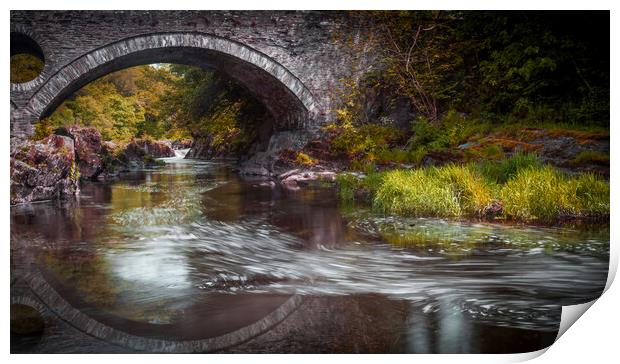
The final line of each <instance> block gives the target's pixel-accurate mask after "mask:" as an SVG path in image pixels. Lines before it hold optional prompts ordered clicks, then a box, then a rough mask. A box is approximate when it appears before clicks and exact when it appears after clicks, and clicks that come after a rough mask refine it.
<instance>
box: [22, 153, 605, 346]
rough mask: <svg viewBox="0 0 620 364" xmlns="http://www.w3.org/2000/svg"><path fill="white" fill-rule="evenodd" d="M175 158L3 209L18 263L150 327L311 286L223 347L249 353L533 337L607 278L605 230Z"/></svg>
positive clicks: (237, 321) (204, 317)
mask: <svg viewBox="0 0 620 364" xmlns="http://www.w3.org/2000/svg"><path fill="white" fill-rule="evenodd" d="M168 162H169V163H168V164H167V165H166V167H165V168H163V169H152V170H144V171H140V172H136V173H134V174H132V175H130V176H127V177H126V178H124V179H123V180H122V181H118V182H116V183H111V184H103V183H92V184H88V185H85V186H84V188H83V189H82V194H81V196H80V199H79V200H78V201H77V202H72V203H62V204H59V203H42V204H33V205H30V206H16V207H12V208H11V234H12V235H11V259H12V265H13V267H14V268H15V269H25V270H28V269H31V268H29V267H28V266H27V264H25V263H24V262H25V260H23V258H22V257H23V256H24V254H26V255H29V256H32V257H33V260H34V262H35V266H36V269H39V270H41V271H42V272H43V274H44V276H45V277H46V280H47V281H48V282H49V283H50V284H51V285H52V286H53V287H54V288H55V289H56V290H57V291H58V292H60V293H61V295H62V296H63V297H64V298H65V299H66V300H68V301H69V302H70V303H71V305H73V306H74V307H76V308H78V309H80V310H82V311H83V312H87V313H88V315H90V316H91V317H94V318H96V319H97V320H98V321H100V322H103V323H105V324H108V325H110V326H112V327H116V328H118V329H121V330H122V331H124V332H128V333H132V334H134V335H139V336H147V337H156V338H158V337H166V338H176V339H183V340H184V339H197V338H205V337H214V336H217V335H222V334H225V333H227V332H231V331H233V330H237V329H240V328H243V327H245V326H247V325H249V324H251V323H253V322H257V320H260V319H261V318H262V317H265V316H267V315H269V314H270V313H271V312H274V310H277V309H278V307H280V306H281V305H283V303H284V302H287V300H288V299H289V298H290V297H292V295H302V296H304V297H306V300H305V303H304V304H303V305H302V306H301V307H299V308H298V309H297V310H296V311H295V313H293V314H291V315H290V316H288V317H287V318H286V320H285V321H284V322H283V323H282V324H280V325H279V326H278V330H272V331H269V333H267V334H264V335H263V336H261V338H260V339H255V340H254V341H251V342H249V343H247V344H243V345H241V346H239V347H237V348H236V349H233V348H229V349H227V350H229V351H235V350H241V351H243V350H246V351H253V352H262V351H271V352H279V351H301V352H324V351H332V352H511V351H524V350H536V349H538V348H541V347H543V346H545V345H548V344H550V343H551V342H552V340H553V338H554V337H555V333H556V332H557V328H558V324H559V317H560V305H563V304H575V303H581V302H585V301H589V300H591V299H593V298H595V297H597V296H598V295H599V294H600V292H601V291H602V289H603V287H604V284H605V281H606V275H607V260H608V254H609V230H608V228H607V227H604V228H601V227H598V228H597V229H594V230H584V229H572V228H566V227H565V228H533V227H514V226H502V225H497V224H476V223H464V222H460V223H459V222H446V221H441V220H427V219H394V218H387V217H383V216H375V215H373V214H371V213H369V212H368V211H364V210H359V209H358V210H355V211H353V212H352V213H347V214H345V215H344V216H343V214H342V212H341V210H340V209H339V208H338V204H337V199H336V197H335V195H334V191H333V190H331V189H325V188H314V189H302V190H300V191H296V192H290V191H286V190H282V189H279V188H277V187H275V188H274V187H270V186H268V185H265V184H263V183H261V181H257V180H242V179H239V178H238V177H236V176H235V175H233V174H232V173H231V172H230V169H229V167H228V166H227V165H224V164H217V163H207V162H196V161H185V160H183V159H180V158H172V159H169V160H168ZM13 270H14V269H13ZM13 270H12V273H13ZM204 322H208V323H209V324H207V325H205V324H203V323H204ZM353 327H355V328H356V329H355V330H353V331H352V329H351V328H353ZM300 328H304V330H305V331H304V333H303V334H302V333H300V332H299V330H300ZM286 330H288V331H286ZM291 332H295V333H296V337H297V339H293V338H292V336H291V334H290V333H291ZM62 335H64V334H62ZM62 335H60V336H62ZM270 335H272V336H273V337H271V338H270ZM278 335H280V336H278ZM337 335H340V336H338V337H339V339H337V338H336V336H337ZM500 335H504V336H503V337H504V338H503V339H502V338H500V337H499V336H500ZM386 338H390V339H389V340H388V339H386ZM296 340H297V341H296ZM294 342H298V344H297V346H295V345H294V344H293V343H294ZM47 343H48V344H47V345H52V347H48V348H47V349H46V348H43V347H42V348H40V350H42V351H45V350H52V351H53V341H52V343H51V344H50V343H49V341H48V342H47ZM59 345H60V344H59ZM102 345H103V344H102ZM95 347H97V346H95ZM101 350H104V349H103V348H101Z"/></svg>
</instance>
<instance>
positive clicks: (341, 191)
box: [336, 173, 384, 201]
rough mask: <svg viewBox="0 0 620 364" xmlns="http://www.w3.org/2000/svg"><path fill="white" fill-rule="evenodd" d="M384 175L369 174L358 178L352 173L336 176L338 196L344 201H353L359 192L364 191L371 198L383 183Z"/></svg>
mask: <svg viewBox="0 0 620 364" xmlns="http://www.w3.org/2000/svg"><path fill="white" fill-rule="evenodd" d="M383 176H384V174H383V173H368V174H367V175H366V176H363V177H358V176H355V175H353V174H350V173H343V174H339V175H338V176H336V183H337V184H338V195H339V197H340V198H341V199H342V200H344V201H353V200H354V199H355V193H356V191H358V190H364V191H366V193H368V194H369V195H370V196H372V195H374V194H375V193H376V191H377V189H378V188H379V186H380V185H381V183H382V181H383Z"/></svg>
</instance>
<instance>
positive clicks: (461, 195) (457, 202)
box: [337, 154, 609, 221]
mask: <svg viewBox="0 0 620 364" xmlns="http://www.w3.org/2000/svg"><path fill="white" fill-rule="evenodd" d="M493 168H494V169H492V170H489V169H488V166H483V165H480V164H479V165H475V164H470V165H467V166H461V165H445V166H441V167H424V168H418V169H411V170H401V169H396V170H391V171H388V172H382V173H372V174H369V175H368V176H366V177H365V178H360V177H357V176H355V175H352V174H342V175H339V176H338V177H337V181H338V188H339V195H340V197H341V199H343V200H345V201H352V200H355V199H356V198H357V196H358V192H359V191H363V192H364V193H361V194H360V195H362V196H364V195H369V197H370V199H371V201H372V207H373V209H375V210H377V211H379V212H383V213H388V214H396V215H405V216H413V217H462V216H470V217H473V216H484V215H485V213H486V211H487V208H489V207H492V206H503V210H502V211H501V215H500V216H501V217H503V218H507V219H514V220H520V221H532V220H538V221H553V220H556V219H561V218H564V217H604V216H607V215H608V214H609V183H607V182H605V181H604V180H602V179H601V178H600V177H597V176H595V175H594V174H590V173H586V174H580V175H577V176H574V177H571V176H568V175H566V174H564V173H562V172H560V171H559V170H557V169H555V168H554V167H551V166H548V165H542V164H540V162H539V161H538V160H537V159H536V157H535V156H534V155H529V154H523V155H516V156H514V157H512V158H510V159H507V160H505V161H503V162H502V163H496V164H495V165H493Z"/></svg>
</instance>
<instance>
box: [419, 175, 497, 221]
mask: <svg viewBox="0 0 620 364" xmlns="http://www.w3.org/2000/svg"><path fill="white" fill-rule="evenodd" d="M433 172H434V173H435V174H436V175H437V180H438V182H439V183H441V184H444V185H446V186H449V187H450V189H451V190H452V195H453V196H454V197H455V198H456V199H457V201H458V202H459V205H460V206H461V210H462V213H464V214H468V215H481V214H482V213H483V211H484V209H485V207H487V206H488V205H489V204H490V203H491V202H492V201H493V196H492V186H491V185H490V184H489V183H488V182H487V181H485V180H484V178H483V177H482V176H481V175H480V174H479V173H478V172H477V171H476V170H475V169H473V168H471V167H470V166H459V165H446V166H443V167H439V168H435V169H431V173H433ZM435 183H437V182H435Z"/></svg>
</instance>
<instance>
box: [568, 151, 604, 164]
mask: <svg viewBox="0 0 620 364" xmlns="http://www.w3.org/2000/svg"><path fill="white" fill-rule="evenodd" d="M573 164H575V165H578V166H581V165H587V164H598V165H603V166H604V165H609V154H608V153H603V152H599V151H596V150H584V151H581V152H579V153H578V154H577V155H576V156H575V159H574V160H573Z"/></svg>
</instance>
